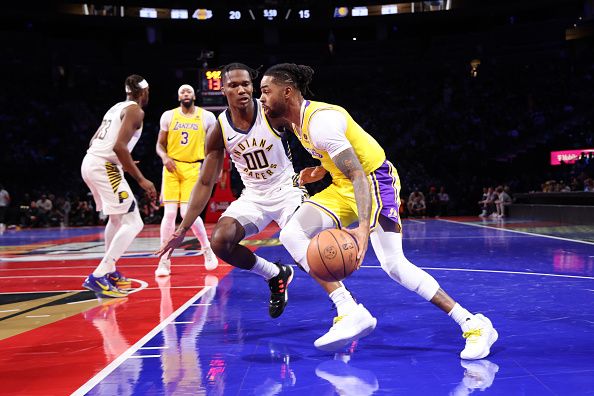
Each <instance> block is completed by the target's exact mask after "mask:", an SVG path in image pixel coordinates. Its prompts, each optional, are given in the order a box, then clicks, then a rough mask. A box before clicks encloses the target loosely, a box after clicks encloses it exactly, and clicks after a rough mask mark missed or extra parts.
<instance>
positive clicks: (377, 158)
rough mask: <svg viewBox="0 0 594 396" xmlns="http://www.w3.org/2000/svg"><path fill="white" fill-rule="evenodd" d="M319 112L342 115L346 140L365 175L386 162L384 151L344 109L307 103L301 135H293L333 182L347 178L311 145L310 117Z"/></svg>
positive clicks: (317, 103)
mask: <svg viewBox="0 0 594 396" xmlns="http://www.w3.org/2000/svg"><path fill="white" fill-rule="evenodd" d="M320 110H336V111H339V112H341V113H342V114H344V116H345V117H346V120H347V129H346V138H347V140H348V141H349V143H350V144H351V146H353V150H354V151H355V154H356V155H357V157H358V158H359V162H361V165H362V167H363V170H364V171H365V173H366V174H370V173H371V172H373V171H374V170H376V169H377V168H379V167H380V166H381V164H382V163H383V162H384V161H385V160H386V153H385V152H384V149H383V148H382V147H381V146H380V145H379V143H378V142H377V141H376V140H375V139H374V138H373V137H372V136H371V135H370V134H368V133H367V132H365V130H363V128H361V126H359V124H357V123H356V122H355V120H353V118H352V117H351V116H350V114H349V113H348V112H347V111H346V110H345V109H343V108H342V107H340V106H336V105H332V104H328V103H322V102H312V101H307V102H306V103H305V112H304V114H303V121H302V125H301V133H299V131H295V134H296V135H297V138H298V139H299V140H300V141H301V144H302V145H303V147H305V149H306V150H307V151H309V153H310V154H311V155H312V157H314V158H316V159H318V160H320V162H321V163H322V166H323V167H324V168H325V169H326V170H327V171H328V172H330V175H331V176H332V179H333V180H339V179H346V178H347V176H345V175H344V173H342V172H341V171H340V170H339V169H338V167H337V166H336V165H334V162H333V161H332V158H330V155H328V153H327V152H325V151H322V150H319V149H316V148H315V147H313V145H312V143H311V137H310V131H309V122H310V120H311V118H312V116H313V115H314V114H315V113H316V112H318V111H320Z"/></svg>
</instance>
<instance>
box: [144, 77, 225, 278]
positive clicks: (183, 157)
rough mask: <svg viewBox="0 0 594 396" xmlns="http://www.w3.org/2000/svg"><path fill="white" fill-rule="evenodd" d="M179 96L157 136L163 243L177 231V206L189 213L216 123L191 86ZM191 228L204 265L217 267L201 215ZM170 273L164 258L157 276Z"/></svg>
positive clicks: (156, 272)
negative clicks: (208, 140)
mask: <svg viewBox="0 0 594 396" xmlns="http://www.w3.org/2000/svg"><path fill="white" fill-rule="evenodd" d="M177 95H178V100H179V102H180V106H179V107H178V108H175V109H172V110H167V111H166V112H164V113H163V115H162V116H161V122H160V124H161V130H160V131H159V137H158V139H157V154H158V155H159V157H161V160H162V161H163V181H162V184H161V199H162V202H163V206H164V214H163V220H162V221H161V244H163V243H164V242H165V241H166V240H167V238H169V236H170V235H171V234H173V231H175V219H176V217H177V208H178V206H179V209H180V213H181V216H182V218H183V217H185V215H186V211H187V209H188V201H189V199H190V194H191V192H192V188H193V187H194V185H195V184H196V182H197V181H198V175H199V173H200V163H201V162H202V160H203V159H204V149H205V147H204V146H205V141H206V139H205V136H206V134H207V133H208V132H210V131H211V130H212V129H213V127H214V125H215V124H216V123H217V118H216V117H215V115H214V114H213V113H211V112H210V111H207V110H204V109H201V108H199V107H197V106H194V101H195V100H196V96H195V94H194V88H192V87H191V86H190V85H188V84H184V85H182V86H181V87H179V89H178V90H177ZM190 228H192V231H193V232H194V235H196V237H197V238H198V240H199V241H200V246H201V247H202V250H203V252H204V266H205V267H206V269H207V270H213V269H215V268H216V267H217V265H218V260H217V257H216V256H215V255H214V253H213V252H212V249H211V248H210V242H209V241H208V236H207V235H206V229H205V228H204V223H203V222H202V219H201V218H200V216H198V217H197V218H196V221H194V224H192V226H191V227H190ZM170 273H171V260H170V259H169V258H167V257H161V259H160V260H159V266H158V267H157V269H156V271H155V275H157V276H168V275H169V274H170Z"/></svg>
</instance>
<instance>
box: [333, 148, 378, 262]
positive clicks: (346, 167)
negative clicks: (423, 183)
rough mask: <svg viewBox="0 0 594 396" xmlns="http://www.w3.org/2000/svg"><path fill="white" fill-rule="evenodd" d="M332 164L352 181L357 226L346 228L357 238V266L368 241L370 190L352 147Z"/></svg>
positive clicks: (363, 255)
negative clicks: (351, 228)
mask: <svg viewBox="0 0 594 396" xmlns="http://www.w3.org/2000/svg"><path fill="white" fill-rule="evenodd" d="M333 161H334V164H335V165H336V166H337V167H338V169H340V171H341V172H342V173H343V174H344V175H345V176H346V177H348V178H349V179H350V180H351V182H352V183H353V189H354V190H355V200H356V201H357V212H358V213H359V226H358V227H357V228H355V229H353V230H347V231H348V232H349V233H350V234H351V235H353V236H354V237H355V239H356V240H357V244H358V245H359V254H358V256H357V268H358V267H360V266H361V264H362V263H363V258H364V257H365V252H366V251H367V245H368V243H369V228H370V224H369V221H370V217H371V191H370V187H369V181H368V180H367V175H365V172H364V171H363V167H362V166H361V162H359V158H357V155H356V154H355V151H354V150H353V149H352V148H348V149H346V150H344V151H342V152H340V153H339V154H337V155H336V156H335V157H334V158H333Z"/></svg>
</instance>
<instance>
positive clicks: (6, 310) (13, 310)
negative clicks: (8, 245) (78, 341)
mask: <svg viewBox="0 0 594 396" xmlns="http://www.w3.org/2000/svg"><path fill="white" fill-rule="evenodd" d="M592 291H594V290H592ZM17 311H20V309H5V310H4V311H0V313H6V312H17Z"/></svg>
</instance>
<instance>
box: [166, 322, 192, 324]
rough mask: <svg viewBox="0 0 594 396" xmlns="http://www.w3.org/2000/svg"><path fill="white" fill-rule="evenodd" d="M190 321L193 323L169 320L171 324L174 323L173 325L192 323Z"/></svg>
mask: <svg viewBox="0 0 594 396" xmlns="http://www.w3.org/2000/svg"><path fill="white" fill-rule="evenodd" d="M192 323H194V322H171V324H174V325H176V324H192Z"/></svg>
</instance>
